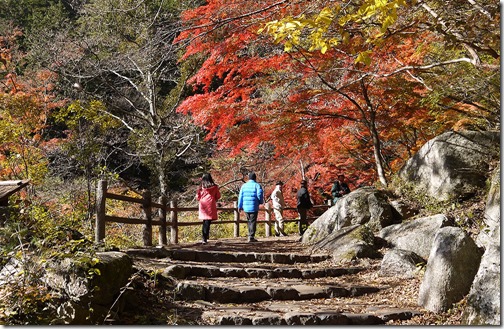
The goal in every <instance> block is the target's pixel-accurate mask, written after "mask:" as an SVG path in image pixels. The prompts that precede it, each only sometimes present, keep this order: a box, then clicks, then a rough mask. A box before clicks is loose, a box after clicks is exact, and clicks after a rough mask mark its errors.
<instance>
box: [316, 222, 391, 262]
mask: <svg viewBox="0 0 504 329" xmlns="http://www.w3.org/2000/svg"><path fill="white" fill-rule="evenodd" d="M374 240H375V239H374V235H373V233H372V232H371V230H370V228H369V227H367V226H366V225H352V226H347V227H344V228H342V229H341V230H336V231H333V232H332V233H331V234H329V235H328V236H326V237H325V238H324V239H322V240H319V241H318V242H316V243H315V244H314V245H313V246H312V249H311V250H312V252H317V251H329V252H332V259H333V261H334V262H349V261H352V260H355V259H358V258H379V257H381V254H380V253H379V252H378V251H377V250H376V249H377V248H376V246H375V244H374Z"/></svg>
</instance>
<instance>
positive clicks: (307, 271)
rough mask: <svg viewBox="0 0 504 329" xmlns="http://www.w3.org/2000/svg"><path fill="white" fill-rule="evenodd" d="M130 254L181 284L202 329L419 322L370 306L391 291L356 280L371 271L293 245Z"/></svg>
mask: <svg viewBox="0 0 504 329" xmlns="http://www.w3.org/2000/svg"><path fill="white" fill-rule="evenodd" d="M273 246H274V247H273ZM252 250H253V251H252ZM127 253H128V254H129V255H130V256H132V257H133V258H134V260H135V266H136V267H141V268H144V269H151V270H152V269H157V270H158V271H159V272H161V273H162V275H163V276H166V277H170V278H173V279H174V280H176V285H175V291H174V298H175V300H176V302H178V303H180V305H181V306H183V307H184V308H187V309H198V310H199V312H198V314H199V315H198V317H199V319H197V322H198V324H209V325H312V324H318V325H334V324H365V325H379V324H386V323H387V322H389V321H391V320H405V319H410V318H411V317H413V316H415V315H419V314H420V312H419V310H418V309H410V308H408V309H403V308H400V307H396V306H393V305H390V303H385V302H378V303H377V302H376V301H374V302H371V301H370V302H366V299H369V300H372V296H373V295H376V294H380V292H382V291H384V290H387V289H390V288H391V287H390V286H387V285H380V284H365V283H362V282H359V281H358V280H354V279H352V278H353V277H354V276H356V275H358V274H359V273H361V272H365V271H369V267H368V266H344V267H343V266H335V265H334V264H333V263H332V261H331V258H330V256H329V255H322V254H321V255H311V254H310V253H309V250H307V248H306V247H305V246H303V245H301V244H300V243H299V242H297V241H296V239H295V237H292V238H291V237H289V238H265V239H261V241H260V242H258V243H254V244H247V243H246V241H245V240H244V239H241V240H240V239H229V240H221V241H217V242H215V241H213V242H210V243H209V244H207V245H199V244H186V245H178V246H168V247H166V248H151V249H134V250H128V251H127ZM355 310H357V311H355Z"/></svg>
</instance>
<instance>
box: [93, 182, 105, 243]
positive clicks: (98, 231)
mask: <svg viewBox="0 0 504 329" xmlns="http://www.w3.org/2000/svg"><path fill="white" fill-rule="evenodd" d="M106 194H107V181H105V180H100V181H99V182H98V187H97V188H96V222H95V242H100V241H102V240H103V239H105V204H106V203H105V201H106V198H107V196H106Z"/></svg>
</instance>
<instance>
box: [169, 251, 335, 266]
mask: <svg viewBox="0 0 504 329" xmlns="http://www.w3.org/2000/svg"><path fill="white" fill-rule="evenodd" d="M169 257H170V258H171V259H173V260H181V261H192V262H201V263H277V264H296V263H318V262H323V261H325V260H328V259H330V256H328V255H300V254H282V253H257V252H247V253H244V252H236V253H229V252H222V251H199V250H172V251H171V254H170V256H169Z"/></svg>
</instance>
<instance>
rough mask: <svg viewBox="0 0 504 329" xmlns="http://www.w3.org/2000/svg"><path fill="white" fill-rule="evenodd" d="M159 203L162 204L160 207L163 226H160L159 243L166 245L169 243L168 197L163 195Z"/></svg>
mask: <svg viewBox="0 0 504 329" xmlns="http://www.w3.org/2000/svg"><path fill="white" fill-rule="evenodd" d="M159 203H160V204H161V205H162V207H161V209H160V215H161V216H160V218H159V219H160V220H161V226H160V227H159V240H158V241H159V245H160V246H165V245H167V244H168V241H167V239H166V197H165V196H164V195H163V196H161V197H160V198H159Z"/></svg>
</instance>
